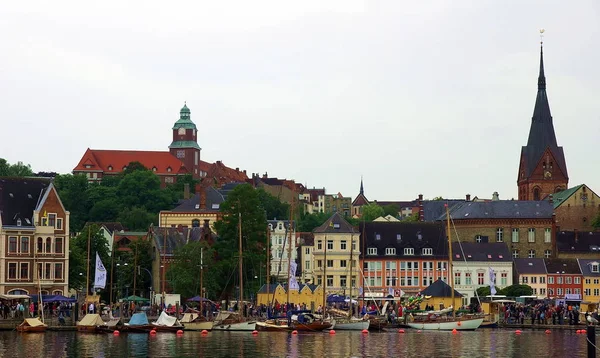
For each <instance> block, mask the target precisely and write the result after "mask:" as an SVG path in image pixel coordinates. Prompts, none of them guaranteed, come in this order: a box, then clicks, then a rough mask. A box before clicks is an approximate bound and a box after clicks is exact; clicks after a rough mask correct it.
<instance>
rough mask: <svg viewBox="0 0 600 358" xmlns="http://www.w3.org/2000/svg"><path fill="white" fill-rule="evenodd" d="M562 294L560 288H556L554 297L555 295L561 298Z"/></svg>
mask: <svg viewBox="0 0 600 358" xmlns="http://www.w3.org/2000/svg"><path fill="white" fill-rule="evenodd" d="M562 294H563V290H562V288H557V289H556V295H557V296H562Z"/></svg>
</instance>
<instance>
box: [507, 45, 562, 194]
mask: <svg viewBox="0 0 600 358" xmlns="http://www.w3.org/2000/svg"><path fill="white" fill-rule="evenodd" d="M552 121H553V118H552V114H551V113H550V105H549V103H548V95H547V93H546V76H545V73H544V51H543V46H541V47H540V72H539V76H538V90H537V96H536V99H535V107H534V108H533V117H532V118H531V128H530V130H529V139H528V140H527V145H526V146H524V147H522V148H521V156H520V159H519V171H518V176H517V187H518V189H519V200H543V199H544V198H546V197H548V196H549V195H550V194H553V193H557V192H560V191H562V190H565V189H567V187H568V184H569V175H568V173H567V162H566V160H565V154H564V152H563V147H561V146H559V145H558V143H557V141H556V134H555V132H554V124H553V123H552Z"/></svg>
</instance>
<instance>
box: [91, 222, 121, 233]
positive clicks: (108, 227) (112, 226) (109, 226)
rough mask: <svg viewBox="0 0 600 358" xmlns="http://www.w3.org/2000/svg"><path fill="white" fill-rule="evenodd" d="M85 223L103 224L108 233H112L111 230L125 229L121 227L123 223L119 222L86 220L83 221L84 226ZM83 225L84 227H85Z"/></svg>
mask: <svg viewBox="0 0 600 358" xmlns="http://www.w3.org/2000/svg"><path fill="white" fill-rule="evenodd" d="M87 225H98V226H104V227H105V228H106V230H108V233H109V234H111V235H112V234H113V232H115V231H117V232H119V231H125V228H124V227H123V225H122V224H121V223H120V222H101V221H88V222H87V223H85V226H87ZM85 226H84V228H85Z"/></svg>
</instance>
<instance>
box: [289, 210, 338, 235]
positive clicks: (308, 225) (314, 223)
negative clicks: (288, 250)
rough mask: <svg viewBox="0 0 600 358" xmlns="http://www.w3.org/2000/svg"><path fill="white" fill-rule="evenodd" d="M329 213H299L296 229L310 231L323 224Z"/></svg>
mask: <svg viewBox="0 0 600 358" xmlns="http://www.w3.org/2000/svg"><path fill="white" fill-rule="evenodd" d="M330 216H331V215H328V214H325V213H312V214H301V215H300V220H298V226H297V230H296V231H299V232H311V231H313V230H314V229H315V228H317V227H319V226H321V225H323V223H325V221H327V219H329V217H330Z"/></svg>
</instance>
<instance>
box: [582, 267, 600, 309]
mask: <svg viewBox="0 0 600 358" xmlns="http://www.w3.org/2000/svg"><path fill="white" fill-rule="evenodd" d="M577 263H578V264H579V269H580V270H581V274H582V275H583V297H582V300H583V301H586V302H589V303H594V304H596V308H597V305H598V303H600V257H599V258H598V259H577Z"/></svg>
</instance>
